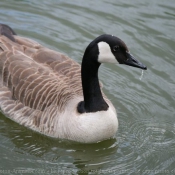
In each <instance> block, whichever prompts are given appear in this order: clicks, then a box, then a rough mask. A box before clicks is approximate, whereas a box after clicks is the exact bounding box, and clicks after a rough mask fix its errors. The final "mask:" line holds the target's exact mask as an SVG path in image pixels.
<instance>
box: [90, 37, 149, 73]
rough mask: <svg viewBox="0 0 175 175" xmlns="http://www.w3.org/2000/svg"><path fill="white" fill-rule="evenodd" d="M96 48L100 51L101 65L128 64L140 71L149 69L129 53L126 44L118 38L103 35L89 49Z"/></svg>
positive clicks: (99, 59)
mask: <svg viewBox="0 0 175 175" xmlns="http://www.w3.org/2000/svg"><path fill="white" fill-rule="evenodd" d="M93 46H96V48H98V49H96V50H98V59H97V61H98V62H99V63H105V62H106V63H107V62H108V63H118V64H126V65H129V66H133V67H138V68H140V69H145V70H146V69H147V67H146V66H145V65H143V64H142V63H141V62H139V61H138V60H136V59H135V58H134V57H133V56H132V55H131V54H130V52H129V49H128V48H127V46H126V44H125V43H124V42H123V41H122V40H121V39H119V38H118V37H116V36H113V35H107V34H104V35H101V36H99V37H97V38H96V39H95V40H94V41H93V42H92V43H91V44H90V45H89V46H88V47H89V49H88V50H90V48H91V49H92V48H93ZM92 50H93V49H92Z"/></svg>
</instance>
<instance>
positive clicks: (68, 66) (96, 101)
mask: <svg viewBox="0 0 175 175" xmlns="http://www.w3.org/2000/svg"><path fill="white" fill-rule="evenodd" d="M105 62H109V63H115V64H126V65H129V66H134V67H138V68H141V69H147V68H146V66H144V65H143V64H142V63H140V62H139V61H137V60H136V59H135V58H134V57H133V56H132V55H131V54H130V52H129V50H128V48H127V46H126V44H125V43H124V42H123V41H122V40H121V39H119V38H117V37H115V36H113V35H107V34H104V35H101V36H99V37H97V38H96V39H94V40H93V41H92V42H91V43H90V44H89V45H88V46H87V48H86V50H85V53H84V56H83V60H82V66H80V65H79V64H78V63H76V62H75V61H74V60H72V59H70V58H69V57H67V56H65V55H63V54H61V53H59V52H55V51H53V50H50V49H48V48H45V47H43V46H41V45H40V44H38V43H37V42H35V41H32V40H31V39H27V38H24V37H20V36H17V35H16V33H15V32H14V31H13V30H12V29H11V28H10V27H9V26H7V25H4V24H1V25H0V108H1V111H2V112H3V113H4V114H5V115H6V116H8V117H9V118H10V119H12V120H14V121H15V122H17V123H19V124H21V125H24V126H26V127H28V128H31V129H32V130H35V131H37V132H40V133H42V134H45V135H47V136H51V137H55V138H62V139H68V140H73V141H77V142H84V143H92V142H98V141H101V140H104V139H108V138H110V137H112V136H114V135H115V133H116V131H117V129H118V120H117V114H116V111H115V108H114V106H113V105H112V103H111V102H110V101H109V100H108V99H107V98H106V96H105V95H104V94H103V92H102V91H101V86H100V84H99V80H98V68H99V66H100V65H101V63H105Z"/></svg>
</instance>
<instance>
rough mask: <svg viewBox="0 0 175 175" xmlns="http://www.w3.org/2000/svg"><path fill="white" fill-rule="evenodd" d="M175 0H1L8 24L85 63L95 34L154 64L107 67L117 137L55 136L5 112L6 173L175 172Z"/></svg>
mask: <svg viewBox="0 0 175 175" xmlns="http://www.w3.org/2000/svg"><path fill="white" fill-rule="evenodd" d="M174 12H175V2H174V1H173V0H169V1H159V0H155V1H146V0H142V1H139V0H136V1H129V2H124V1H121V0H119V1H115V0H108V1H106V0H101V1H93V0H89V1H86V2H82V1H80V0H74V1H71V2H66V1H63V0H59V1H56V0H50V1H46V0H43V1H34V0H25V1H21V0H18V1H17V0H16V1H14V0H6V1H5V0H1V1H0V23H5V24H8V25H10V26H11V27H12V28H13V29H14V30H15V31H16V32H17V33H18V34H19V35H22V36H26V37H29V38H32V39H34V40H36V41H38V42H40V43H41V44H43V45H44V46H47V47H49V48H51V49H54V50H57V51H60V52H62V53H65V54H66V55H68V56H69V57H71V58H73V59H74V60H76V61H77V62H79V63H81V60H82V55H83V51H84V49H85V48H86V46H87V45H88V44H89V42H91V41H92V40H93V39H94V38H95V37H97V36H99V35H101V34H104V33H108V34H113V35H116V36H118V37H120V38H121V39H122V40H124V41H125V42H126V44H127V45H128V47H129V49H130V51H131V53H132V54H133V55H134V56H135V57H136V58H138V59H139V60H140V61H141V62H143V63H144V64H146V65H147V67H148V70H147V71H144V74H143V77H142V79H141V80H140V76H141V70H140V69H136V68H132V67H128V66H124V65H119V66H117V65H110V64H106V65H103V66H101V68H100V72H99V77H100V79H101V81H102V82H103V85H104V91H105V93H106V95H107V96H108V97H109V98H110V99H111V101H112V102H113V104H114V106H115V107H116V109H117V113H118V119H119V131H118V133H117V134H116V136H115V137H114V138H113V139H109V140H106V141H103V142H99V143H95V144H86V145H85V144H79V143H73V142H70V141H63V140H57V139H51V138H48V137H45V136H43V135H40V134H38V133H35V132H33V131H31V130H29V129H26V128H25V127H23V126H20V125H18V124H17V123H14V122H13V121H11V120H9V119H8V118H6V117H5V116H3V115H2V114H1V115H0V157H1V158H0V174H118V175H135V174H142V175H144V174H145V175H146V174H149V175H153V174H168V175H169V174H175V109H174V107H175V102H174V101H175V76H174V74H175V57H174V56H175V34H174V29H175V13H174Z"/></svg>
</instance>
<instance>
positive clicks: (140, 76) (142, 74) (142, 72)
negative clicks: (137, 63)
mask: <svg viewBox="0 0 175 175" xmlns="http://www.w3.org/2000/svg"><path fill="white" fill-rule="evenodd" d="M143 72H144V70H142V74H141V76H140V78H139V79H140V80H142V78H143Z"/></svg>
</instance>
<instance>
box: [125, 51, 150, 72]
mask: <svg viewBox="0 0 175 175" xmlns="http://www.w3.org/2000/svg"><path fill="white" fill-rule="evenodd" d="M123 64H126V65H128V66H132V67H138V68H140V69H144V70H146V69H147V67H146V66H145V65H144V64H142V63H141V62H139V61H138V60H136V59H135V58H134V56H132V55H131V54H130V53H127V59H126V60H125V61H124V62H123Z"/></svg>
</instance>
